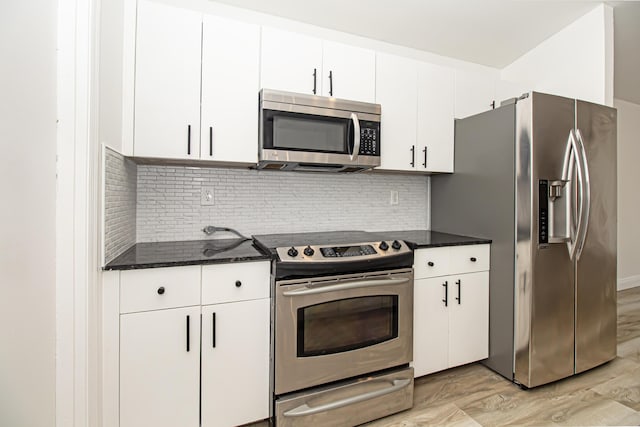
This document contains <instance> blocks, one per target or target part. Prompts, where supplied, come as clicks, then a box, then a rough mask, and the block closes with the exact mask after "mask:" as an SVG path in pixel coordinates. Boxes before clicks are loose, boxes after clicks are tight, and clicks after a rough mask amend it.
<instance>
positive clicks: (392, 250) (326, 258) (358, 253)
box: [276, 240, 411, 262]
mask: <svg viewBox="0 0 640 427" xmlns="http://www.w3.org/2000/svg"><path fill="white" fill-rule="evenodd" d="M276 252H277V253H278V256H279V257H280V261H284V262H347V261H351V260H353V261H355V260H362V259H374V258H381V257H388V256H393V255H397V254H405V253H410V252H411V249H410V248H409V247H408V246H407V244H406V243H405V242H403V241H402V240H390V241H381V242H367V243H356V244H349V245H302V246H287V247H281V248H276Z"/></svg>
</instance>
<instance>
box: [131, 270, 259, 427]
mask: <svg viewBox="0 0 640 427" xmlns="http://www.w3.org/2000/svg"><path fill="white" fill-rule="evenodd" d="M221 301H223V302H221ZM218 302H220V303H218ZM202 304H206V305H202ZM185 305H188V306H186V307H185ZM119 312H120V331H119V333H120V336H119V346H120V352H119V366H120V369H119V374H120V375H119V377H120V387H119V407H120V417H119V418H120V427H139V426H154V427H165V426H166V427H175V426H181V427H199V426H203V427H233V426H237V425H241V424H247V423H250V422H253V421H259V420H262V419H265V418H268V417H269V401H270V400H269V399H270V396H269V335H270V300H269V262H266V261H265V262H252V263H237V264H235V263H234V264H219V265H206V266H188V267H173V268H154V269H148V270H131V271H123V272H121V274H120V308H119Z"/></svg>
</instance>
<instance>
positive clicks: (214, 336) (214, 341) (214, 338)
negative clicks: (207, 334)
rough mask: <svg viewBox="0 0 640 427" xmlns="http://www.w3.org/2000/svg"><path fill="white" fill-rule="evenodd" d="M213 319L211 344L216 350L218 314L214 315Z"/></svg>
mask: <svg viewBox="0 0 640 427" xmlns="http://www.w3.org/2000/svg"><path fill="white" fill-rule="evenodd" d="M211 317H212V318H213V320H212V325H211V326H212V327H211V330H212V331H213V332H212V333H211V343H212V345H213V348H216V314H215V313H213V314H212V315H211Z"/></svg>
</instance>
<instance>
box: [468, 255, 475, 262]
mask: <svg viewBox="0 0 640 427" xmlns="http://www.w3.org/2000/svg"><path fill="white" fill-rule="evenodd" d="M469 260H471V262H476V261H477V259H476V257H474V256H472V257H471V258H469Z"/></svg>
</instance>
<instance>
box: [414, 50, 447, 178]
mask: <svg viewBox="0 0 640 427" xmlns="http://www.w3.org/2000/svg"><path fill="white" fill-rule="evenodd" d="M454 96H455V78H454V72H453V70H452V69H449V68H444V67H439V66H437V65H431V64H426V63H421V64H420V67H419V70H418V143H417V146H418V147H419V156H418V158H419V159H420V160H419V161H417V165H418V169H422V170H425V171H429V172H453V127H454V126H453V109H454Z"/></svg>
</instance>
